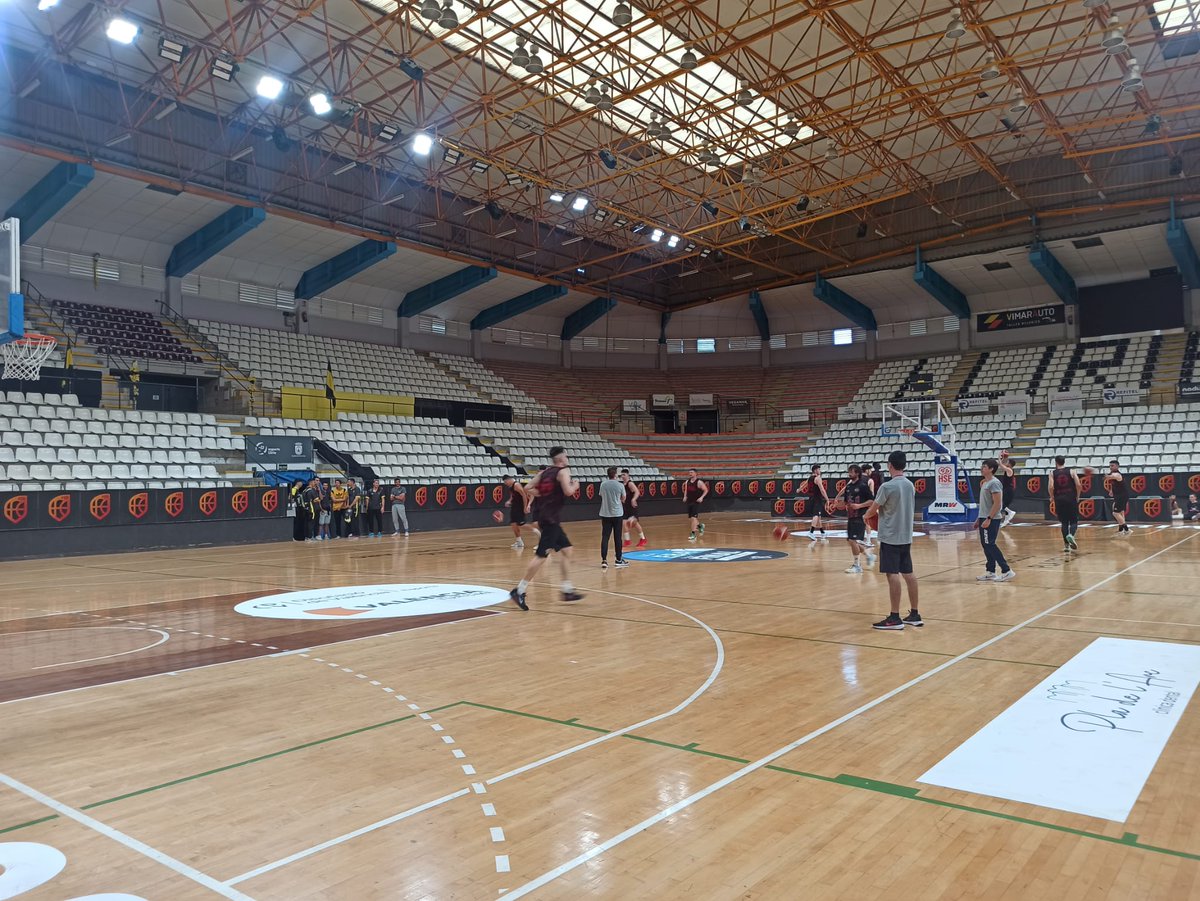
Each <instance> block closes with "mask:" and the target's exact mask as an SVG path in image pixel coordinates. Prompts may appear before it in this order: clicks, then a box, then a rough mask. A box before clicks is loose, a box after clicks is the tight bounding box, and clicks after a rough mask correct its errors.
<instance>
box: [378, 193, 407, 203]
mask: <svg viewBox="0 0 1200 901" xmlns="http://www.w3.org/2000/svg"><path fill="white" fill-rule="evenodd" d="M403 199H404V195H403V194H394V195H392V196H391V197H389V198H388V199H387V200H382V201H380V203H379V205H380V206H391V205H392V204H393V203H399V202H400V201H401V200H403Z"/></svg>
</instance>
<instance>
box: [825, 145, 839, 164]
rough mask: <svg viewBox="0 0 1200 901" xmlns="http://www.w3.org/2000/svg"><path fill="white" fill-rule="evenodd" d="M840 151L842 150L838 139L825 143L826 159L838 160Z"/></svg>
mask: <svg viewBox="0 0 1200 901" xmlns="http://www.w3.org/2000/svg"><path fill="white" fill-rule="evenodd" d="M840 152H841V151H840V150H839V149H838V145H837V142H836V141H830V142H829V143H828V144H826V145H825V159H827V160H829V161H830V162H833V161H834V160H836V159H837V158H838V154H839V153H840Z"/></svg>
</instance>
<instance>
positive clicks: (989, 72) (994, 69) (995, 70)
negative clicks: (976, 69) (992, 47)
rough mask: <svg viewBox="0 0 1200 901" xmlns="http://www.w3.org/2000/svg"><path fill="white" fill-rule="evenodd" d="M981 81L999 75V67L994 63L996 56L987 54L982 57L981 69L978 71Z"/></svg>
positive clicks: (989, 79)
mask: <svg viewBox="0 0 1200 901" xmlns="http://www.w3.org/2000/svg"><path fill="white" fill-rule="evenodd" d="M979 77H980V78H981V79H982V80H983V81H991V80H992V79H993V78H999V77H1000V67H999V66H997V65H996V57H995V56H993V55H992V54H990V53H989V54H988V55H987V56H985V57H984V58H983V71H982V72H980V73H979Z"/></svg>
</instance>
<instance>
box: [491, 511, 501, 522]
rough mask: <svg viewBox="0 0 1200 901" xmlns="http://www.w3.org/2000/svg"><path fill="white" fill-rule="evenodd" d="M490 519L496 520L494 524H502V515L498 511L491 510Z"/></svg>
mask: <svg viewBox="0 0 1200 901" xmlns="http://www.w3.org/2000/svg"><path fill="white" fill-rule="evenodd" d="M492 519H494V520H496V522H504V514H503V513H501V512H500V511H499V510H493V511H492Z"/></svg>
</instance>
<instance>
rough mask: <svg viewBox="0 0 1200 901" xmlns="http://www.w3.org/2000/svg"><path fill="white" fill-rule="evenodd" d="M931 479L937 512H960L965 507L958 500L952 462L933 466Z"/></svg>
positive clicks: (956, 481) (956, 479)
mask: <svg viewBox="0 0 1200 901" xmlns="http://www.w3.org/2000/svg"><path fill="white" fill-rule="evenodd" d="M933 481H934V486H933V500H934V504H935V506H936V507H937V512H938V513H961V512H962V511H963V510H964V509H965V508H964V507H963V505H962V504H961V503H960V502H959V500H958V478H957V473H956V472H955V466H954V464H953V463H938V464H937V465H936V466H934V468H933ZM914 488H915V486H914Z"/></svg>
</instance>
